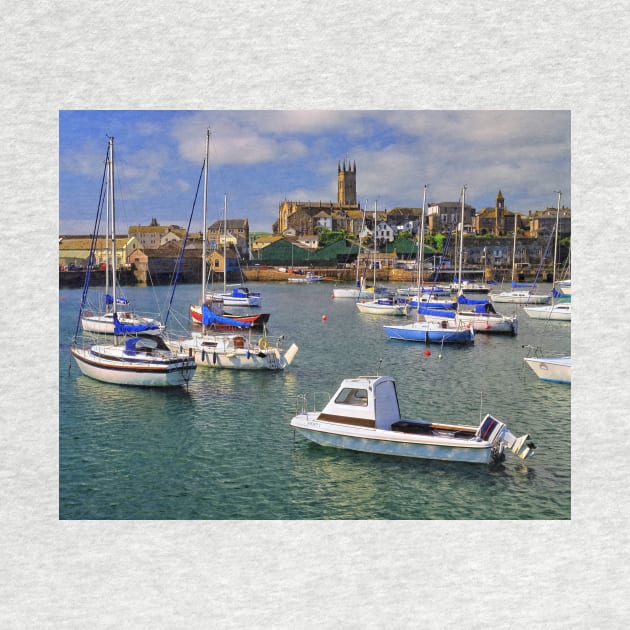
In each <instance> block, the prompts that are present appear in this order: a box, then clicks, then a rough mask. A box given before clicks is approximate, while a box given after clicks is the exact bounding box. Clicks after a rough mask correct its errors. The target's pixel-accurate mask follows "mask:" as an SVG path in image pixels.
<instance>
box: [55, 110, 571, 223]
mask: <svg viewBox="0 0 630 630" xmlns="http://www.w3.org/2000/svg"><path fill="white" fill-rule="evenodd" d="M207 129H210V133H211V139H210V159H209V185H208V223H212V222H213V221H215V220H219V219H221V218H222V217H223V204H224V197H225V195H227V208H228V210H227V213H228V218H247V219H248V220H249V226H250V231H263V232H271V231H272V226H273V223H274V222H275V221H276V220H277V218H278V206H279V204H280V203H281V202H282V201H283V200H285V199H287V200H291V201H314V202H317V201H322V202H326V203H328V202H331V201H332V202H336V201H337V167H338V164H339V163H341V164H343V163H344V161H345V162H346V164H350V163H352V164H356V171H357V198H358V199H357V200H358V202H359V203H360V204H361V206H362V207H367V208H368V209H370V210H372V209H373V208H374V205H375V203H377V205H378V209H379V210H385V209H392V208H395V207H400V206H403V207H421V206H422V197H423V188H424V186H425V185H427V186H428V188H427V204H428V203H431V202H443V201H458V200H459V199H460V194H461V190H462V188H463V187H464V186H465V187H466V203H468V204H470V205H472V206H473V207H475V208H476V209H477V210H480V209H481V208H483V207H487V206H490V207H494V206H495V200H496V196H497V193H498V191H499V190H501V192H502V194H503V197H504V198H505V206H506V208H507V209H508V210H510V211H513V212H519V213H523V214H526V213H527V212H528V211H530V210H543V209H545V208H547V207H556V205H557V202H558V194H557V191H562V201H561V203H562V205H563V206H565V207H571V115H570V112H569V111H568V110H549V111H546V110H501V111H498V110H496V111H495V110H457V111H455V110H454V111H448V110H432V111H428V110H425V111H423V110H417V111H411V110H375V111H368V110H361V111H358V110H355V111H353V110H319V111H289V110H238V111H237V110H215V111H165V110H130V111H107V110H89V111H88V110H85V111H81V110H72V111H70V110H64V111H60V113H59V232H60V234H90V233H91V232H92V231H93V226H94V219H95V216H96V211H97V205H98V199H99V193H100V186H101V179H102V175H103V167H104V161H105V156H106V153H107V143H108V136H113V137H114V139H115V140H114V156H115V173H116V224H117V229H116V231H117V233H118V234H122V233H126V232H127V230H128V227H129V226H130V225H148V224H149V223H150V222H151V220H152V219H154V218H155V219H157V221H158V223H159V224H160V225H171V224H175V225H180V226H183V227H185V226H186V225H187V224H188V221H189V219H190V215H191V212H192V211H193V205H194V212H193V219H192V224H191V225H192V228H193V229H194V230H200V229H201V226H202V206H203V204H202V192H201V191H202V189H200V192H199V197H198V199H197V201H196V202H195V193H196V191H197V185H198V182H199V178H200V174H201V171H202V167H203V162H204V159H205V153H206V131H207Z"/></svg>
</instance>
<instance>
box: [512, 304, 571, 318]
mask: <svg viewBox="0 0 630 630" xmlns="http://www.w3.org/2000/svg"><path fill="white" fill-rule="evenodd" d="M523 310H524V311H525V312H526V313H527V314H528V315H529V316H530V317H531V318H532V319H547V320H552V321H564V322H570V321H571V303H570V302H555V303H554V304H547V305H543V306H525V307H523Z"/></svg>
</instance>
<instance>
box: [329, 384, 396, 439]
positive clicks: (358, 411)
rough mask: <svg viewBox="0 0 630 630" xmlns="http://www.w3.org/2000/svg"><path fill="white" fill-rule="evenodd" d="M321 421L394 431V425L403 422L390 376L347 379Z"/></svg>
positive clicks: (330, 402)
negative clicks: (392, 429)
mask: <svg viewBox="0 0 630 630" xmlns="http://www.w3.org/2000/svg"><path fill="white" fill-rule="evenodd" d="M318 419H319V420H324V421H326V422H339V423H341V424H351V425H355V426H361V427H368V428H372V429H384V430H391V427H392V424H393V423H395V422H398V421H399V420H400V408H399V406H398V396H397V394H396V384H395V382H394V379H393V378H392V377H391V376H360V377H358V378H348V379H345V380H344V381H343V382H342V383H341V386H340V387H339V389H338V390H337V393H336V394H335V395H334V396H333V397H332V398H331V399H330V401H329V403H328V404H327V405H326V406H325V407H324V409H323V410H322V412H321V413H320V414H319V417H318Z"/></svg>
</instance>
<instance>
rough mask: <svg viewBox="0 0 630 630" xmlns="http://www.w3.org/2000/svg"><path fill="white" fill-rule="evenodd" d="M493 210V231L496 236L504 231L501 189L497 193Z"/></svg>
mask: <svg viewBox="0 0 630 630" xmlns="http://www.w3.org/2000/svg"><path fill="white" fill-rule="evenodd" d="M495 211H496V214H495V224H494V233H495V235H496V236H501V235H502V234H503V233H504V232H505V200H504V199H503V195H502V194H501V191H499V194H498V195H497V205H496V207H495Z"/></svg>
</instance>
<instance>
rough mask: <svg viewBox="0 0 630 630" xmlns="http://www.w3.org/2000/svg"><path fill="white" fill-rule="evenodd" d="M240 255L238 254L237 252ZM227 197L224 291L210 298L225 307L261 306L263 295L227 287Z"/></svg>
mask: <svg viewBox="0 0 630 630" xmlns="http://www.w3.org/2000/svg"><path fill="white" fill-rule="evenodd" d="M237 255H238V252H237ZM227 264H228V259H227V195H224V197H223V291H212V292H210V293H209V297H210V298H220V299H222V300H223V304H224V305H225V306H244V307H251V306H261V305H262V295H261V294H260V292H259V291H250V290H249V289H248V288H247V287H244V286H242V285H239V286H235V287H233V288H232V290H231V291H228V287H227Z"/></svg>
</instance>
